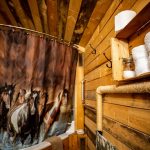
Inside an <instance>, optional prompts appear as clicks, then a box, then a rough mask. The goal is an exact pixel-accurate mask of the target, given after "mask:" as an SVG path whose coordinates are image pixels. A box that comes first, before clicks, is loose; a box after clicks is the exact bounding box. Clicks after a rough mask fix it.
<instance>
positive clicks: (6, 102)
mask: <svg viewBox="0 0 150 150" xmlns="http://www.w3.org/2000/svg"><path fill="white" fill-rule="evenodd" d="M77 57H78V53H77V51H76V50H75V49H73V48H72V47H69V46H67V45H66V44H61V43H59V42H57V41H56V40H52V39H50V38H46V37H42V36H38V35H36V34H34V33H32V34H31V33H30V34H29V33H26V32H25V31H12V30H9V29H7V30H1V31H0V149H20V148H23V147H28V146H31V145H33V144H37V143H39V142H41V141H43V140H44V139H45V138H46V137H47V136H52V135H58V134H61V132H64V131H65V130H66V128H67V122H68V119H69V115H70V110H71V107H72V95H73V90H74V81H75V72H76V63H77Z"/></svg>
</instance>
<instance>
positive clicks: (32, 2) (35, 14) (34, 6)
mask: <svg viewBox="0 0 150 150" xmlns="http://www.w3.org/2000/svg"><path fill="white" fill-rule="evenodd" d="M28 4H29V7H30V11H31V14H32V19H33V22H34V25H35V29H36V30H37V31H40V32H43V29H42V23H41V19H40V14H39V8H38V3H37V1H36V0H28Z"/></svg>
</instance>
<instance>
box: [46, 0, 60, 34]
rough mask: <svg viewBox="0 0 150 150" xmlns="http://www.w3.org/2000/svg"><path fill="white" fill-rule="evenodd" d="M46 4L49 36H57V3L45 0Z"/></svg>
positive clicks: (53, 0)
mask: <svg viewBox="0 0 150 150" xmlns="http://www.w3.org/2000/svg"><path fill="white" fill-rule="evenodd" d="M46 4H47V19H48V27H49V33H50V35H53V36H57V35H58V13H57V1H56V0H46Z"/></svg>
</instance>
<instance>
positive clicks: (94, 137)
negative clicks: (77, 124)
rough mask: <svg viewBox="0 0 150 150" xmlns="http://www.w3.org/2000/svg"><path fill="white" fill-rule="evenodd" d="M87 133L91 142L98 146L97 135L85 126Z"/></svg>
mask: <svg viewBox="0 0 150 150" xmlns="http://www.w3.org/2000/svg"><path fill="white" fill-rule="evenodd" d="M85 133H86V134H87V137H88V138H89V139H90V140H91V142H92V143H93V144H94V145H96V135H95V134H93V133H92V132H91V130H90V129H89V128H88V127H87V126H86V125H85Z"/></svg>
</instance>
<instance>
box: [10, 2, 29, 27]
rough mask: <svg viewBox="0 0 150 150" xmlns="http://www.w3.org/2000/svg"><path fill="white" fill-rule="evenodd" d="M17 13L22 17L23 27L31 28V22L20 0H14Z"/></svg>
mask: <svg viewBox="0 0 150 150" xmlns="http://www.w3.org/2000/svg"><path fill="white" fill-rule="evenodd" d="M12 2H13V4H14V7H15V10H16V13H17V15H18V17H19V19H20V22H21V24H22V25H23V27H25V28H30V26H29V24H28V19H27V16H26V14H25V12H24V10H23V8H22V6H21V3H20V1H19V0H12Z"/></svg>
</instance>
